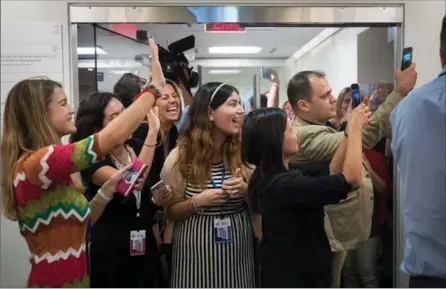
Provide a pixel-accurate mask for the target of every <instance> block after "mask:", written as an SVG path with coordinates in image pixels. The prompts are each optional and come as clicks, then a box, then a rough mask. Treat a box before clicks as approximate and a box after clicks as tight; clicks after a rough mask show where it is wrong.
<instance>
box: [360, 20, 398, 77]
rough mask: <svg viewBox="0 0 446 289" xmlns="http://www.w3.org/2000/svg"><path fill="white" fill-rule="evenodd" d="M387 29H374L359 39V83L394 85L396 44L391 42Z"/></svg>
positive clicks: (365, 32)
mask: <svg viewBox="0 0 446 289" xmlns="http://www.w3.org/2000/svg"><path fill="white" fill-rule="evenodd" d="M389 31H392V30H391V29H388V28H386V27H373V28H369V29H367V30H366V31H364V32H361V33H360V34H359V35H358V37H357V41H358V51H357V52H358V53H357V54H358V83H378V82H380V81H384V82H387V83H393V80H394V76H393V74H394V70H395V57H394V54H395V53H394V51H395V42H394V41H389V37H388V36H389V34H390V35H392V33H389Z"/></svg>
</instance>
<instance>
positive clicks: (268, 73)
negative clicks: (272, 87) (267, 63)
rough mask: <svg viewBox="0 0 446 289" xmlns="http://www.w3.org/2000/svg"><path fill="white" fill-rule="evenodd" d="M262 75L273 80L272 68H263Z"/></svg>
mask: <svg viewBox="0 0 446 289" xmlns="http://www.w3.org/2000/svg"><path fill="white" fill-rule="evenodd" d="M261 70H262V77H263V78H265V79H268V80H271V70H270V69H269V68H262V69H261Z"/></svg>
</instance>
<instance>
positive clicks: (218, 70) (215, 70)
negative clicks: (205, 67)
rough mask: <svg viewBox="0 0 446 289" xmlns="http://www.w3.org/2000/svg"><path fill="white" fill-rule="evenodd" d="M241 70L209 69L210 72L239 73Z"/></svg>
mask: <svg viewBox="0 0 446 289" xmlns="http://www.w3.org/2000/svg"><path fill="white" fill-rule="evenodd" d="M240 72H241V71H240V70H236V69H212V70H209V71H208V73H209V74H238V73H240Z"/></svg>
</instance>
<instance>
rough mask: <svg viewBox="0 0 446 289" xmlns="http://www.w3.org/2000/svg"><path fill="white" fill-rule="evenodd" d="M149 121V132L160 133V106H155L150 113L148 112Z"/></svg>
mask: <svg viewBox="0 0 446 289" xmlns="http://www.w3.org/2000/svg"><path fill="white" fill-rule="evenodd" d="M147 122H148V124H149V132H150V133H152V132H153V134H154V135H158V132H159V130H160V126H161V123H160V119H159V117H158V107H157V106H155V107H154V108H152V109H150V111H149V113H148V114H147Z"/></svg>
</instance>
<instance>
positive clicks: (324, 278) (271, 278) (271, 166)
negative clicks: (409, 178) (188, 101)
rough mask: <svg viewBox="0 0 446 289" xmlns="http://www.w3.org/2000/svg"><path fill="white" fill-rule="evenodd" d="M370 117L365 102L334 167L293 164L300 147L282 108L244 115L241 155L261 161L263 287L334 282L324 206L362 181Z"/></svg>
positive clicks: (257, 200) (257, 187)
mask: <svg viewBox="0 0 446 289" xmlns="http://www.w3.org/2000/svg"><path fill="white" fill-rule="evenodd" d="M369 116H370V114H369V113H366V112H365V110H364V105H360V106H359V107H358V109H356V110H355V111H354V113H353V114H352V117H351V119H350V121H349V126H348V128H347V132H348V133H346V138H345V139H344V141H343V142H342V144H341V145H340V147H339V149H338V151H337V152H336V155H335V156H334V158H333V160H332V162H331V164H330V166H328V165H326V164H325V165H324V164H308V165H300V166H299V167H296V166H295V165H293V164H291V163H290V157H291V156H292V155H294V154H295V153H296V152H297V151H298V149H299V148H298V142H297V136H296V134H295V133H294V132H293V131H292V128H291V121H290V119H289V118H288V117H287V115H286V113H285V112H284V111H283V110H282V109H279V108H265V109H258V110H255V111H252V112H250V113H249V114H248V115H247V117H246V118H245V122H244V125H243V130H242V131H243V138H242V145H243V146H242V156H243V160H244V161H245V162H247V163H249V164H250V165H255V166H256V169H255V171H254V173H253V175H252V177H251V181H250V183H249V193H248V194H249V199H250V200H251V201H252V206H253V209H254V210H255V211H256V212H258V213H259V214H260V216H261V223H262V234H263V235H262V240H261V243H260V245H259V262H260V272H261V286H262V287H330V284H331V251H330V245H329V243H328V239H327V236H326V234H325V230H324V206H325V205H329V204H335V203H337V202H339V201H340V200H341V199H344V198H346V197H347V193H348V192H349V191H351V190H353V189H354V188H356V187H358V186H359V184H360V183H361V173H362V147H361V128H362V126H363V125H364V123H366V122H367V121H368V117H369ZM347 135H348V137H347Z"/></svg>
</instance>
